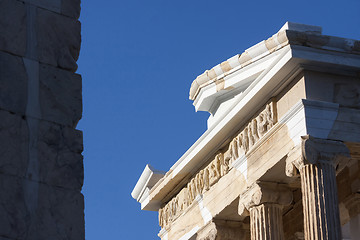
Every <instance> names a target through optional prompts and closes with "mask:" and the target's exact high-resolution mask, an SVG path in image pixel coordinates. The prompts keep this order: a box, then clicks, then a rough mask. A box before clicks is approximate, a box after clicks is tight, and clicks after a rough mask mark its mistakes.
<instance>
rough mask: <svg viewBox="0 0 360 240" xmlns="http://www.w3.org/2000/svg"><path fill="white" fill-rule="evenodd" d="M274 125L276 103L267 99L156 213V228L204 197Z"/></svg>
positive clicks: (170, 220) (164, 224)
mask: <svg viewBox="0 0 360 240" xmlns="http://www.w3.org/2000/svg"><path fill="white" fill-rule="evenodd" d="M276 122H277V114H276V104H275V102H274V101H273V100H271V101H270V102H269V103H268V104H266V105H265V107H264V109H263V110H262V111H261V112H260V113H259V114H258V115H257V116H256V117H254V118H252V119H251V120H250V121H249V122H248V123H247V124H246V125H245V126H244V127H243V128H242V130H241V131H240V132H239V133H238V134H237V135H236V136H235V137H234V138H233V139H232V140H231V142H230V143H229V144H228V146H227V147H226V148H225V149H226V151H223V152H220V151H219V152H218V153H217V154H216V155H215V158H214V159H213V160H212V161H211V162H210V163H209V164H208V165H207V166H206V167H205V168H204V169H201V170H200V171H199V172H198V173H197V174H196V175H195V176H194V177H193V178H191V179H190V181H189V182H188V183H187V185H186V186H185V187H184V188H183V189H182V190H181V191H180V192H179V193H178V194H177V195H176V196H175V197H174V198H172V199H171V200H170V201H169V202H168V203H167V204H166V205H165V206H164V207H163V208H161V209H160V210H159V225H160V226H161V227H162V228H165V227H167V226H169V224H170V223H171V222H172V221H173V220H175V219H176V218H177V217H178V216H179V215H180V214H181V213H183V212H184V210H185V209H186V208H187V207H189V206H190V205H191V204H192V203H193V201H194V200H195V198H196V196H197V195H202V194H204V193H205V192H206V191H208V190H209V189H210V187H211V186H213V185H214V184H215V183H217V182H218V181H219V179H220V178H221V177H223V176H224V175H226V174H227V173H228V172H229V171H230V169H231V168H232V163H233V162H234V161H235V160H237V159H238V158H239V157H241V156H242V155H244V154H246V153H248V152H249V151H250V149H251V148H252V147H253V146H254V145H255V144H256V142H257V141H259V139H261V138H262V137H263V136H264V135H265V133H266V132H268V131H269V130H270V128H272V127H273V126H274V124H275V123H276Z"/></svg>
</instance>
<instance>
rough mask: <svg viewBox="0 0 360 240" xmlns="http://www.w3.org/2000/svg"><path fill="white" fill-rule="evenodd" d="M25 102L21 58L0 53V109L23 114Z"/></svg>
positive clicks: (24, 82) (24, 73)
mask: <svg viewBox="0 0 360 240" xmlns="http://www.w3.org/2000/svg"><path fill="white" fill-rule="evenodd" d="M0 4H1V3H0ZM0 8H1V6H0ZM0 11H1V10H0ZM0 29H1V26H0ZM0 31H1V30H0ZM0 35H1V33H0ZM1 37H2V36H0V39H1ZM26 101H27V75H26V70H25V67H24V62H23V60H22V58H21V57H16V56H13V55H11V54H8V53H4V52H0V109H5V110H8V111H10V112H15V113H24V112H25V109H26Z"/></svg>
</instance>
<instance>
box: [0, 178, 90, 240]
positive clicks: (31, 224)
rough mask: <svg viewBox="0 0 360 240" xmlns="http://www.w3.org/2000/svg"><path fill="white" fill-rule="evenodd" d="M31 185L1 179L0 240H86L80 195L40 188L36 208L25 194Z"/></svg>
mask: <svg viewBox="0 0 360 240" xmlns="http://www.w3.org/2000/svg"><path fill="white" fill-rule="evenodd" d="M28 183H29V181H28V180H24V179H21V178H17V177H12V176H6V175H0V191H1V192H6V194H0V236H3V237H5V238H10V239H19V240H23V239H24V240H25V239H26V240H39V239H52V240H60V239H61V240H64V239H68V240H72V239H84V232H83V229H84V215H83V209H84V201H83V196H82V194H81V193H78V192H75V191H70V190H63V189H60V188H55V187H50V186H48V185H46V184H39V183H36V184H38V192H37V193H36V192H34V193H33V194H34V198H35V199H36V200H37V201H36V205H35V206H29V205H28V204H27V203H26V201H28V199H26V197H25V196H26V194H24V192H25V191H26V190H27V189H26V188H27V186H28Z"/></svg>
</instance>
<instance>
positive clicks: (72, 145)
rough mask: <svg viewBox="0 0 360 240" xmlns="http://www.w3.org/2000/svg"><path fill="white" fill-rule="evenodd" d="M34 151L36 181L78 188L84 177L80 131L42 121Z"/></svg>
mask: <svg viewBox="0 0 360 240" xmlns="http://www.w3.org/2000/svg"><path fill="white" fill-rule="evenodd" d="M38 150H39V151H38V157H39V163H40V179H39V180H40V181H42V182H45V183H47V184H50V185H53V186H59V187H64V188H69V189H77V190H80V189H81V187H82V185H83V179H84V169H83V157H82V155H81V152H82V150H83V146H82V132H81V131H79V130H74V129H71V128H67V127H63V126H61V125H57V124H54V123H50V122H45V121H42V122H41V123H40V127H39V140H38Z"/></svg>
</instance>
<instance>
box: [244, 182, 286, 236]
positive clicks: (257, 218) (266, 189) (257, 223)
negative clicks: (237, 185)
mask: <svg viewBox="0 0 360 240" xmlns="http://www.w3.org/2000/svg"><path fill="white" fill-rule="evenodd" d="M291 202H292V192H291V191H289V190H288V189H287V188H286V187H284V186H283V185H280V184H275V183H264V182H259V183H257V184H254V185H253V186H251V187H250V188H249V189H248V190H247V191H246V192H245V193H243V194H241V195H240V200H239V209H238V211H239V214H240V216H244V215H246V214H250V231H251V240H284V230H283V221H282V209H283V206H284V205H289V204H290V203H291Z"/></svg>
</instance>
